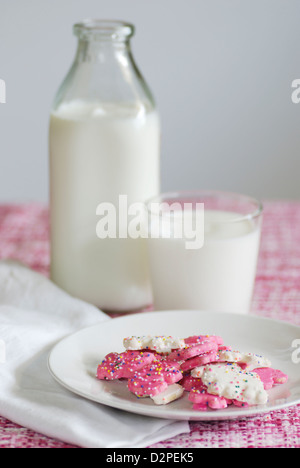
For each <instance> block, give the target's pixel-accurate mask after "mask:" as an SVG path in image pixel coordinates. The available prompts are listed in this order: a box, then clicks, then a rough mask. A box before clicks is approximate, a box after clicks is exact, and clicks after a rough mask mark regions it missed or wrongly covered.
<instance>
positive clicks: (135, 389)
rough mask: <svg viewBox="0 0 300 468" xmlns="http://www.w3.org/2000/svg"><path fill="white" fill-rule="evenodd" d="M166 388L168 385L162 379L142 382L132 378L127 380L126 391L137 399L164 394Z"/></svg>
mask: <svg viewBox="0 0 300 468" xmlns="http://www.w3.org/2000/svg"><path fill="white" fill-rule="evenodd" d="M167 388H168V384H167V382H165V381H164V379H163V378H162V377H160V378H155V379H151V380H150V379H149V380H147V379H145V380H142V379H140V378H135V377H134V378H131V379H129V380H128V389H129V390H130V391H131V392H132V393H134V395H135V396H137V397H139V398H142V397H154V396H155V395H157V394H159V393H161V392H164V391H165V390H166V389H167Z"/></svg>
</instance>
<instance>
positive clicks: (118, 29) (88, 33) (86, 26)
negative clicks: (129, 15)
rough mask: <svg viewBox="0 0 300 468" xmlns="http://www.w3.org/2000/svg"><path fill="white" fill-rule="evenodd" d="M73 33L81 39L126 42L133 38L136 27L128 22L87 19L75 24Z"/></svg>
mask: <svg viewBox="0 0 300 468" xmlns="http://www.w3.org/2000/svg"><path fill="white" fill-rule="evenodd" d="M73 32H74V34H75V36H77V37H79V38H85V37H86V38H88V37H95V38H99V39H105V38H106V39H112V40H120V41H124V40H126V39H128V38H130V37H131V36H133V34H134V32H135V27H134V25H133V24H131V23H127V22H126V21H119V20H104V19H85V20H83V21H81V22H80V23H76V24H74V26H73Z"/></svg>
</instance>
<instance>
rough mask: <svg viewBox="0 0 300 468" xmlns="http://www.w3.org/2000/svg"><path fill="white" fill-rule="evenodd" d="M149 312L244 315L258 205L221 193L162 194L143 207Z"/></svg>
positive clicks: (257, 242) (255, 245) (256, 235)
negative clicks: (150, 291)
mask: <svg viewBox="0 0 300 468" xmlns="http://www.w3.org/2000/svg"><path fill="white" fill-rule="evenodd" d="M146 206H147V223H148V231H147V248H148V259H149V264H150V272H151V282H152V292H153V300H154V308H155V309H156V310H174V309H182V310H187V309H196V310H206V311H220V312H233V313H242V314H245V313H248V312H249V311H250V307H251V301H252V294H253V287H254V282H255V277H256V268H257V259H258V253H259V245H260V235H261V223H262V213H263V207H262V204H261V203H260V202H259V201H257V200H255V199H253V198H250V197H248V196H245V195H240V194H234V193H226V192H220V191H196V192H187V193H166V194H162V195H160V196H158V197H156V198H152V199H150V200H149V201H148V202H147V204H146Z"/></svg>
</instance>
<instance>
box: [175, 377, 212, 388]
mask: <svg viewBox="0 0 300 468" xmlns="http://www.w3.org/2000/svg"><path fill="white" fill-rule="evenodd" d="M180 384H181V385H182V387H183V388H184V390H185V391H186V392H190V391H191V390H192V389H196V390H205V389H206V387H205V386H204V385H203V383H202V380H201V379H197V378H196V377H192V376H191V375H185V376H184V377H183V379H182V381H181V382H180Z"/></svg>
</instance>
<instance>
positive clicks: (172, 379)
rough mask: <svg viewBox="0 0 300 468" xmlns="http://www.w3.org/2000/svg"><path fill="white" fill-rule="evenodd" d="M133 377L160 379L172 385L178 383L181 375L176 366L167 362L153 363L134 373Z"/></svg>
mask: <svg viewBox="0 0 300 468" xmlns="http://www.w3.org/2000/svg"><path fill="white" fill-rule="evenodd" d="M134 377H136V378H138V377H141V378H147V380H151V379H153V378H156V377H159V378H160V377H162V378H163V379H164V381H165V382H167V383H168V384H173V383H176V382H179V380H181V379H182V377H183V375H182V372H181V371H180V370H179V369H178V367H177V366H173V365H172V364H171V363H169V362H167V361H159V362H156V361H154V362H152V363H151V364H149V365H147V366H145V367H144V368H142V369H141V370H140V371H138V372H137V373H135V375H134Z"/></svg>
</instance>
